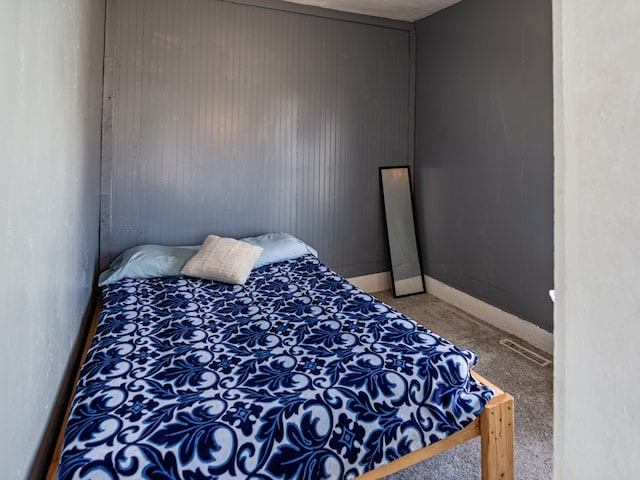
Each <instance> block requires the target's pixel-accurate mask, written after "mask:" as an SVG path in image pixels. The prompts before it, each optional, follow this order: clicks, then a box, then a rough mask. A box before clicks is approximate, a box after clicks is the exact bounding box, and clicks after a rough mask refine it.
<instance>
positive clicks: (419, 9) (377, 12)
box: [285, 0, 460, 22]
mask: <svg viewBox="0 0 640 480" xmlns="http://www.w3.org/2000/svg"><path fill="white" fill-rule="evenodd" d="M285 1H288V2H290V3H299V4H302V5H312V6H314V7H323V8H330V9H332V10H341V11H343V12H352V13H360V14H363V15H372V16H374V17H384V18H391V19H393V20H403V21H405V22H415V21H416V20H419V19H421V18H424V17H426V16H428V15H431V14H432V13H435V12H437V11H438V10H442V9H443V8H445V7H448V6H449V5H453V4H454V3H458V2H459V1H460V0H285Z"/></svg>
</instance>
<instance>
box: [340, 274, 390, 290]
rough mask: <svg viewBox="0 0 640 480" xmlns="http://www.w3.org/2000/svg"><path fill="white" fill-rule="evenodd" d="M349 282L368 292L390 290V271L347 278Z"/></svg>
mask: <svg viewBox="0 0 640 480" xmlns="http://www.w3.org/2000/svg"><path fill="white" fill-rule="evenodd" d="M347 280H349V281H350V282H351V283H353V284H354V285H355V286H356V287H358V288H359V289H361V290H364V291H365V292H368V293H373V292H381V291H382V290H391V286H392V285H391V272H380V273H372V274H371V275H362V276H361V277H353V278H347Z"/></svg>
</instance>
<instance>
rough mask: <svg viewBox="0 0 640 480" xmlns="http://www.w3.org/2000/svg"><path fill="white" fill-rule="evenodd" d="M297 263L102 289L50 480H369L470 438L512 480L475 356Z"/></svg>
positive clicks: (491, 475)
mask: <svg viewBox="0 0 640 480" xmlns="http://www.w3.org/2000/svg"><path fill="white" fill-rule="evenodd" d="M303 253H304V254H303V255H301V256H299V257H296V258H291V259H286V260H282V261H276V262H266V263H264V264H263V265H259V266H258V267H257V268H254V269H253V270H251V272H250V274H249V275H248V278H247V280H246V283H245V284H244V285H237V284H228V283H221V282H216V281H211V280H207V279H201V278H193V277H188V276H161V277H154V278H135V279H130V278H123V279H120V280H118V281H115V282H114V283H110V284H108V285H104V286H103V289H102V300H101V305H100V306H99V308H98V311H97V312H96V315H95V318H94V325H93V326H92V332H91V333H90V335H89V338H88V340H87V349H86V353H85V358H84V361H83V364H82V368H81V369H80V371H79V372H78V380H77V386H76V389H75V393H74V395H73V398H72V402H71V403H70V405H69V410H68V418H67V420H66V427H65V429H64V432H66V433H64V435H63V432H61V435H60V438H59V442H58V446H57V449H56V453H55V454H54V458H53V461H52V463H51V468H50V470H49V474H48V478H50V479H54V478H59V479H61V480H67V479H79V478H91V479H93V478H166V479H173V478H175V479H178V478H184V479H193V480H195V479H205V478H251V479H270V478H283V479H284V478H299V479H323V478H327V479H353V478H360V479H371V478H380V477H382V476H385V475H388V474H390V473H393V472H395V471H398V470H400V469H403V468H405V467H406V466H408V465H411V464H413V463H416V462H418V461H422V460H423V459H426V458H429V457H430V456H433V455H434V454H437V453H439V452H441V451H443V450H445V449H447V448H450V447H452V446H455V445H457V444H459V443H462V442H464V441H467V440H469V439H470V438H473V437H476V436H478V435H480V436H481V438H482V440H481V444H482V471H483V478H484V479H498V478H500V479H508V478H513V398H512V397H511V396H510V395H508V394H507V393H505V392H502V391H501V390H500V389H498V388H497V387H496V386H494V385H491V384H490V383H489V382H487V381H486V380H484V379H482V378H481V377H479V376H477V375H475V374H472V372H471V368H472V367H473V365H474V364H475V362H476V360H477V359H476V356H475V354H474V353H473V352H472V351H469V350H462V349H459V348H458V347H456V346H454V345H452V344H451V343H450V342H448V341H447V340H445V339H442V338H441V337H439V336H437V335H436V334H434V333H433V332H431V331H429V330H428V329H426V328H425V327H423V326H421V325H419V324H417V323H416V322H414V321H413V320H411V319H409V318H408V317H406V316H405V315H403V314H402V313H400V312H398V311H396V310H394V309H393V308H391V307H389V306H387V305H385V304H384V303H382V302H380V301H378V300H376V299H375V298H374V297H372V296H371V295H369V294H367V293H365V292H364V291H362V290H359V289H358V288H356V287H355V286H353V285H352V284H350V283H349V282H348V281H346V280H345V279H343V278H342V277H340V276H339V275H337V274H336V273H335V272H333V271H332V270H331V269H330V268H328V267H327V266H326V265H324V264H323V263H322V262H320V261H319V260H318V259H317V258H316V256H315V255H313V253H314V252H312V251H305V252H303Z"/></svg>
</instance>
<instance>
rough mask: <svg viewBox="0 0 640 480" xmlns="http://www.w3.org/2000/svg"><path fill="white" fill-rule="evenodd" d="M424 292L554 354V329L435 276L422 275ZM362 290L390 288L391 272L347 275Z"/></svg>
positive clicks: (370, 290) (376, 290) (374, 290)
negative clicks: (534, 322) (535, 323)
mask: <svg viewBox="0 0 640 480" xmlns="http://www.w3.org/2000/svg"><path fill="white" fill-rule="evenodd" d="M424 279H425V284H426V286H427V292H429V293H430V294H431V295H433V296H434V297H438V298H439V299H441V300H444V301H445V302H447V303H450V304H451V305H453V306H455V307H458V308H459V309H461V310H464V311H465V312H467V313H470V314H471V315H473V316H474V317H478V318H479V319H480V320H483V321H484V322H487V323H488V324H490V325H493V326H494V327H496V328H499V329H500V330H504V331H505V332H507V333H510V334H511V335H514V336H516V337H518V338H521V339H522V340H524V341H525V342H527V343H529V344H530V345H533V346H534V347H536V348H538V349H540V350H542V351H543V352H546V353H548V354H550V355H553V333H550V332H547V331H546V330H544V329H542V328H540V327H538V326H536V325H534V324H533V323H531V322H528V321H526V320H523V319H522V318H519V317H517V316H516V315H513V314H511V313H508V312H505V311H504V310H500V309H499V308H497V307H494V306H493V305H489V304H488V303H486V302H483V301H482V300H479V299H477V298H475V297H472V296H471V295H469V294H467V293H464V292H461V291H460V290H457V289H455V288H453V287H450V286H449V285H447V284H445V283H442V282H441V281H439V280H436V279H435V278H431V277H428V276H426V275H425V277H424ZM348 280H349V281H350V282H351V283H353V284H354V285H356V286H357V287H358V288H361V289H362V290H364V291H365V292H370V293H373V292H379V291H381V290H389V289H391V273H390V272H381V273H374V274H371V275H363V276H361V277H354V278H350V279H348Z"/></svg>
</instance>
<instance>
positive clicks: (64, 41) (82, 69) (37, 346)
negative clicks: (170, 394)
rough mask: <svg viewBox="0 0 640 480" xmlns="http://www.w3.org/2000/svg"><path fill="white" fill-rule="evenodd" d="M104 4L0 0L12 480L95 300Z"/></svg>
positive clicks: (0, 303) (6, 415)
mask: <svg viewBox="0 0 640 480" xmlns="http://www.w3.org/2000/svg"><path fill="white" fill-rule="evenodd" d="M103 33H104V0H74V1H57V0H56V1H50V0H2V1H1V2H0V65H1V73H0V265H1V266H2V272H1V274H0V385H1V386H2V387H1V389H2V393H1V394H0V432H1V433H0V439H1V440H0V478H2V479H5V480H6V479H19V478H25V477H26V476H27V474H28V472H29V468H30V466H31V463H32V461H33V458H34V456H35V453H36V450H37V448H38V445H39V443H40V441H41V438H42V434H43V431H44V429H45V427H46V424H47V422H48V420H49V415H50V412H51V408H52V406H53V403H54V401H55V397H56V395H57V392H58V388H59V385H60V381H61V378H62V375H63V373H64V370H65V368H66V365H67V361H68V356H69V354H70V353H71V350H72V347H73V344H74V342H75V339H76V336H77V334H78V330H79V328H80V322H81V320H82V317H83V315H84V313H85V310H86V308H87V304H88V302H89V299H90V294H91V288H92V281H93V276H94V270H95V264H96V260H97V248H98V186H99V176H98V175H99V164H100V151H99V150H100V116H101V91H102V60H101V58H102V51H103V38H104V35H103Z"/></svg>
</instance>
